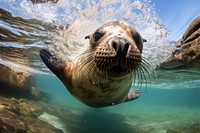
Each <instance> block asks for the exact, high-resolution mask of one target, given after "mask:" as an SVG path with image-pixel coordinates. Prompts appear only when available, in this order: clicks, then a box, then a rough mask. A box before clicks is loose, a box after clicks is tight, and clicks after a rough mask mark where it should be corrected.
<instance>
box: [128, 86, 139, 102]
mask: <svg viewBox="0 0 200 133" xmlns="http://www.w3.org/2000/svg"><path fill="white" fill-rule="evenodd" d="M140 96H141V92H140V90H138V89H135V90H130V91H129V93H128V96H127V98H126V100H125V102H128V101H132V100H135V99H137V98H139V97H140Z"/></svg>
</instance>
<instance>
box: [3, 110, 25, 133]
mask: <svg viewBox="0 0 200 133" xmlns="http://www.w3.org/2000/svg"><path fill="white" fill-rule="evenodd" d="M0 123H1V124H0V131H1V132H2V133H27V130H26V126H27V125H26V124H24V123H23V122H22V121H21V119H20V118H19V116H17V115H16V114H14V113H12V112H11V111H8V110H0Z"/></svg>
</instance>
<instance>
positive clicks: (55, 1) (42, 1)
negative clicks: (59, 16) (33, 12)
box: [31, 0, 58, 4]
mask: <svg viewBox="0 0 200 133" xmlns="http://www.w3.org/2000/svg"><path fill="white" fill-rule="evenodd" d="M31 1H32V3H33V4H36V3H46V2H52V3H57V2H58V0H31Z"/></svg>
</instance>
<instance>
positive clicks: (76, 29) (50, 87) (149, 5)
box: [0, 0, 200, 133]
mask: <svg viewBox="0 0 200 133" xmlns="http://www.w3.org/2000/svg"><path fill="white" fill-rule="evenodd" d="M173 2H174V1H173ZM184 2H186V1H184ZM169 3H170V1H169V2H168V3H165V2H163V3H162V2H158V1H150V0H119V1H115V0H105V1H100V0H94V1H85V0H74V1H68V0H59V1H58V2H57V3H51V2H47V3H36V4H33V3H32V2H31V1H30V0H1V1H0V37H1V38H0V63H1V64H4V65H7V66H9V67H13V68H17V69H22V70H25V71H28V72H30V73H31V74H32V76H33V81H32V86H33V87H36V88H39V89H40V90H42V91H44V92H46V93H48V94H49V95H50V99H49V100H48V101H46V102H47V104H45V106H49V108H48V107H46V108H48V109H47V110H42V112H40V115H38V119H40V120H42V121H44V122H46V123H49V124H50V125H52V126H54V127H55V128H58V129H61V131H62V132H64V133H81V132H84V133H93V132H95V133H112V132H116V133H178V132H179V131H182V130H184V129H185V130H184V131H185V132H187V133H190V132H191V133H195V132H197V131H198V132H200V131H199V129H200V128H199V127H200V124H199V122H200V69H181V70H179V69H177V70H155V73H156V75H155V74H154V75H152V76H150V78H149V79H147V81H146V82H147V84H146V83H143V84H142V85H141V86H140V85H138V84H137V83H136V84H135V85H133V88H139V89H140V90H141V91H142V95H141V97H140V98H138V99H137V100H135V101H132V102H127V103H123V104H119V105H116V106H110V107H106V108H91V107H88V106H86V105H84V104H83V103H81V102H79V101H78V100H77V99H75V98H74V97H73V96H71V95H70V94H69V92H68V91H67V90H66V88H65V87H64V85H63V84H62V82H61V81H60V80H59V79H58V78H57V77H56V76H55V75H54V74H53V73H52V72H50V71H49V69H48V68H47V67H46V66H45V65H44V63H43V62H42V61H41V59H40V57H39V50H40V49H41V48H46V49H49V50H50V51H52V52H53V53H54V54H56V55H58V56H59V57H61V58H62V59H65V60H67V61H72V60H73V59H75V58H76V57H77V56H78V55H80V54H81V52H83V49H84V48H85V47H87V46H88V40H85V39H84V38H85V36H87V35H89V34H91V33H92V32H93V31H94V30H96V29H97V28H98V27H99V26H100V25H101V24H102V23H105V22H108V21H113V20H117V21H125V22H128V23H130V24H131V25H133V26H134V27H135V28H136V29H137V30H138V31H139V32H140V34H141V35H142V37H143V38H145V39H146V40H147V43H145V44H144V51H143V57H144V58H146V59H147V60H149V62H150V64H151V65H152V66H151V68H152V69H154V68H156V66H157V65H159V64H160V63H161V62H163V61H164V59H166V58H167V57H168V56H169V55H170V54H171V52H172V51H173V50H174V49H175V42H176V41H178V40H179V39H181V36H182V35H183V33H184V32H185V30H186V28H187V26H188V25H189V23H190V22H191V21H192V19H193V18H194V17H196V16H198V15H200V14H199V13H200V9H199V8H198V6H195V5H198V3H199V1H197V0H194V1H193V2H190V3H193V4H192V5H193V8H192V9H191V11H188V10H187V11H186V10H183V9H182V8H183V7H182V6H181V5H180V6H177V7H178V8H180V9H177V10H174V9H175V8H176V7H175V6H172V7H170V6H169V5H170V4H169ZM167 4H168V6H167ZM174 4H175V5H176V4H177V5H179V4H181V2H180V3H179V2H177V1H176V2H174ZM186 4H187V3H186ZM163 5H166V6H163ZM199 5H200V3H199ZM188 6H189V5H188ZM166 7H168V8H169V9H167V8H166ZM157 8H159V9H157ZM170 8H171V9H170ZM172 8H173V11H174V12H172ZM162 9H165V10H166V15H168V16H167V17H169V16H170V15H171V17H169V18H168V19H169V20H168V21H166V18H165V17H164V15H165V14H164V13H163V12H162ZM184 11H185V12H184ZM180 14H184V15H185V17H183V18H181V16H183V15H180ZM159 15H160V16H159ZM175 18H177V19H178V20H177V21H175V20H176V19H175ZM169 23H170V24H171V25H170V24H169ZM172 25H175V26H174V27H172ZM175 27H177V28H176V29H174V28H175ZM136 82H137V81H136ZM39 102H40V101H38V104H40V103H39ZM36 104H37V102H36ZM22 117H23V116H22ZM195 123H197V124H196V125H197V126H194V125H195ZM198 124H199V125H198ZM195 127H198V128H196V129H197V130H195V131H194V130H189V129H190V128H192V129H194V128H195ZM43 128H45V127H43ZM55 132H56V131H55ZM59 132H60V131H59Z"/></svg>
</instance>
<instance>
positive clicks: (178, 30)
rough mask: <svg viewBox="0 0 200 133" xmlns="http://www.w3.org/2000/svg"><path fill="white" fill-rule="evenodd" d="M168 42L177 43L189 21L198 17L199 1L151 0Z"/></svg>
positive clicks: (199, 11) (199, 12)
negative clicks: (168, 33) (167, 36)
mask: <svg viewBox="0 0 200 133" xmlns="http://www.w3.org/2000/svg"><path fill="white" fill-rule="evenodd" d="M152 2H153V3H155V8H156V11H157V14H158V17H159V18H160V20H161V22H162V24H164V25H165V26H166V28H167V29H169V30H170V36H169V39H170V40H175V41H178V40H179V39H181V37H182V35H183V34H184V32H185V31H186V29H187V27H188V26H189V24H190V23H191V21H192V20H193V19H194V18H195V17H197V16H199V15H200V0H152Z"/></svg>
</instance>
